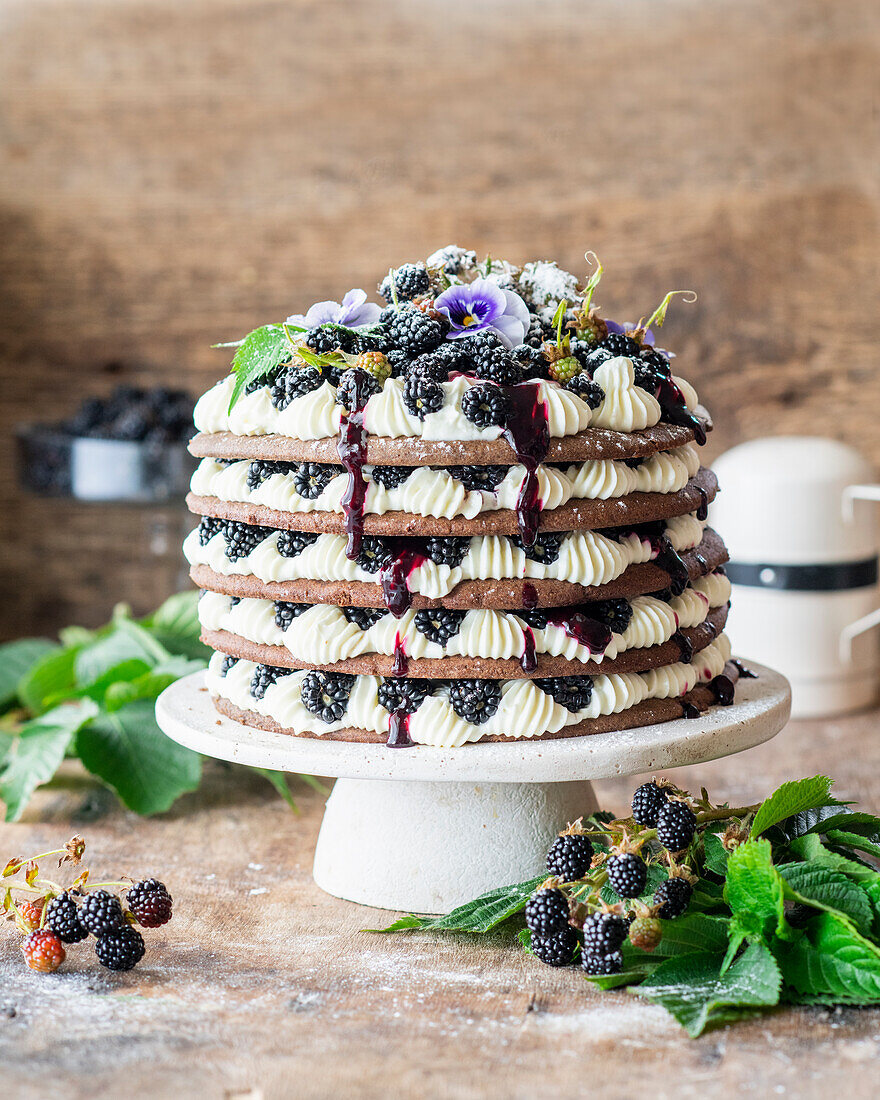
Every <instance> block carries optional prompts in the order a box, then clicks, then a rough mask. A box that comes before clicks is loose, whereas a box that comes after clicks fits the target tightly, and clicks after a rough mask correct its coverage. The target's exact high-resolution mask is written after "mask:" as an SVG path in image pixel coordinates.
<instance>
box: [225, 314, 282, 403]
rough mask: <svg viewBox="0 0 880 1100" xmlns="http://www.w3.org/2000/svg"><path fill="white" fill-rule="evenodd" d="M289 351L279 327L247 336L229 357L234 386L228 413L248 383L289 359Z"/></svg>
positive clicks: (269, 327)
mask: <svg viewBox="0 0 880 1100" xmlns="http://www.w3.org/2000/svg"><path fill="white" fill-rule="evenodd" d="M290 351H291V348H290V342H289V341H288V339H287V336H286V335H285V333H284V329H283V328H282V326H281V325H263V326H262V328H258V329H254V331H253V332H251V333H248V335H247V336H245V338H244V340H242V342H241V345H240V346H239V348H238V350H237V351H236V353H235V355H234V356H233V358H232V370H233V373H234V374H235V385H234V386H233V388H232V395H231V396H230V398H229V408H228V409H227V412H232V409H233V407H234V406H235V403H236V401H238V399H239V397H241V395H242V394H243V393H244V391H245V388H246V387H247V385H248V384H249V383H250V382H253V381H255V380H256V379H257V378H262V377H263V376H264V375H266V374H269V373H270V371H273V370H275V368H276V367H278V366H280V365H281V364H282V363H283V362H284V361H285V359H287V358H288V357H289V355H290Z"/></svg>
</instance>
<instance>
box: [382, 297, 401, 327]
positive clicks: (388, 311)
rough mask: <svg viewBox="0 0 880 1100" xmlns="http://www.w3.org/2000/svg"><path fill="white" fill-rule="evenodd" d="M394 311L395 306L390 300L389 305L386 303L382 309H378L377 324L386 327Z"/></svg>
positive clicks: (395, 309)
mask: <svg viewBox="0 0 880 1100" xmlns="http://www.w3.org/2000/svg"><path fill="white" fill-rule="evenodd" d="M395 313H397V307H396V306H395V305H394V303H393V302H391V303H390V305H387V306H386V307H385V308H384V309H383V310H381V311H380V313H379V324H380V325H385V327H386V328H387V326H388V324H389V322H390V321H391V319H392V318H393V317H394V314H395Z"/></svg>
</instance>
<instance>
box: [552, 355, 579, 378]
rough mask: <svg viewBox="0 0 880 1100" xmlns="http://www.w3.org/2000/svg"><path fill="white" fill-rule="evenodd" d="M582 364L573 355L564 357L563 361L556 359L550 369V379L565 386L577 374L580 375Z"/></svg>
mask: <svg viewBox="0 0 880 1100" xmlns="http://www.w3.org/2000/svg"><path fill="white" fill-rule="evenodd" d="M580 371H581V364H580V362H579V361H578V360H577V359H575V357H574V356H573V355H564V356H563V357H562V358H561V359H554V360H553V362H552V363H551V364H550V366H549V368H548V372H549V374H550V377H551V378H552V379H553V381H554V382H561V383H562V384H563V385H564V384H565V383H567V382H570V381H571V380H572V378H574V376H575V375H576V374H580Z"/></svg>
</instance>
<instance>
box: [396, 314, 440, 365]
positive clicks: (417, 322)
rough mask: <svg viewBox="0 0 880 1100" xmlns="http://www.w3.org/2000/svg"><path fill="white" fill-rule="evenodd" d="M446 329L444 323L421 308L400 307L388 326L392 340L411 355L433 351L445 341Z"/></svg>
mask: <svg viewBox="0 0 880 1100" xmlns="http://www.w3.org/2000/svg"><path fill="white" fill-rule="evenodd" d="M446 331H447V330H446V328H445V326H444V325H442V324H441V323H440V322H439V321H435V320H434V319H433V318H431V317H428V316H427V315H426V314H424V313H422V311H421V310H419V309H399V310H398V311H397V312H396V313H395V314H394V316H393V317H392V319H391V323H390V325H389V327H388V334H389V336H390V338H391V340H392V342H393V343H394V344H395V345H396V346H397V347H399V348H403V350H404V351H406V352H409V354H410V355H419V354H420V353H421V352H423V351H433V349H434V348H436V347H437V346H438V344H441V343H442V342H443V339H444V337H445V336H446Z"/></svg>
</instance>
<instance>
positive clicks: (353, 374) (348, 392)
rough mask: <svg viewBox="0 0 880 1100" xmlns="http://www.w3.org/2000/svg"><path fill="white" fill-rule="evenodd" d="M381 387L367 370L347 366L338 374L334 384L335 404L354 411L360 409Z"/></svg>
mask: <svg viewBox="0 0 880 1100" xmlns="http://www.w3.org/2000/svg"><path fill="white" fill-rule="evenodd" d="M381 388H382V387H381V386H380V385H379V383H378V382H377V381H376V379H375V378H374V377H373V376H372V374H370V373H369V372H368V371H365V370H361V368H360V367H349V369H348V370H345V371H343V372H342V374H341V375H340V376H339V382H338V383H337V386H336V404H337V405H341V406H342V407H343V409H348V411H349V412H354V410H355V409H362V408H363V407H364V405H365V404H366V403H367V401H369V399H370V398H371V397H372V396H373V394H374V393H378V392H379V390H380V389H381Z"/></svg>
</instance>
